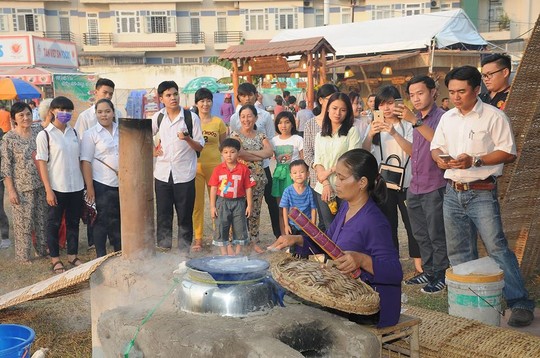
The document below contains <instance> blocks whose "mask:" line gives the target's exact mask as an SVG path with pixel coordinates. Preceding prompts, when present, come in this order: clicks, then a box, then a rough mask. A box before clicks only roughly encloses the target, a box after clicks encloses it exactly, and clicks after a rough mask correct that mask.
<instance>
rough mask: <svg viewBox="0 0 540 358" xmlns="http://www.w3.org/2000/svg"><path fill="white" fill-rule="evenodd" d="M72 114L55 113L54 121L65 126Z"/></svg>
mask: <svg viewBox="0 0 540 358" xmlns="http://www.w3.org/2000/svg"><path fill="white" fill-rule="evenodd" d="M72 115H73V114H72V113H70V112H58V113H56V119H57V120H58V122H60V123H62V124H66V123H67V122H69V121H70V120H71V116H72Z"/></svg>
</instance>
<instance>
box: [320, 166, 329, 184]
mask: <svg viewBox="0 0 540 358" xmlns="http://www.w3.org/2000/svg"><path fill="white" fill-rule="evenodd" d="M330 175H332V169H328V170H318V171H317V180H318V181H319V183H321V184H322V183H323V182H324V181H325V180H326V179H328V177H330Z"/></svg>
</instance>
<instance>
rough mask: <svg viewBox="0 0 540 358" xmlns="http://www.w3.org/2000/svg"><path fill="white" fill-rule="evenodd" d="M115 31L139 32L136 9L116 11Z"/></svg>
mask: <svg viewBox="0 0 540 358" xmlns="http://www.w3.org/2000/svg"><path fill="white" fill-rule="evenodd" d="M116 32H117V33H119V34H120V33H139V32H141V23H140V19H139V12H138V11H116Z"/></svg>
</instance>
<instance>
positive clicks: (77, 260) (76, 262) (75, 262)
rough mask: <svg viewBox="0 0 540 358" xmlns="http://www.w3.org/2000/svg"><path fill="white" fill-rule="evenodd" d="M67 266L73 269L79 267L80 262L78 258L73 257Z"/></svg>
mask: <svg viewBox="0 0 540 358" xmlns="http://www.w3.org/2000/svg"><path fill="white" fill-rule="evenodd" d="M68 262H69V264H70V265H71V266H73V267H77V266H81V265H82V261H81V260H80V259H79V258H78V257H75V258H74V259H73V260H72V261H69V260H68Z"/></svg>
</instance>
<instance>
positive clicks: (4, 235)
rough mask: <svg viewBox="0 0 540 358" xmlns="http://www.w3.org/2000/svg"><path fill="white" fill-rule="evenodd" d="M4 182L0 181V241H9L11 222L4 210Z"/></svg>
mask: <svg viewBox="0 0 540 358" xmlns="http://www.w3.org/2000/svg"><path fill="white" fill-rule="evenodd" d="M4 191H5V187H4V180H0V240H7V239H9V221H8V218H7V215H6V212H5V210H4Z"/></svg>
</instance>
